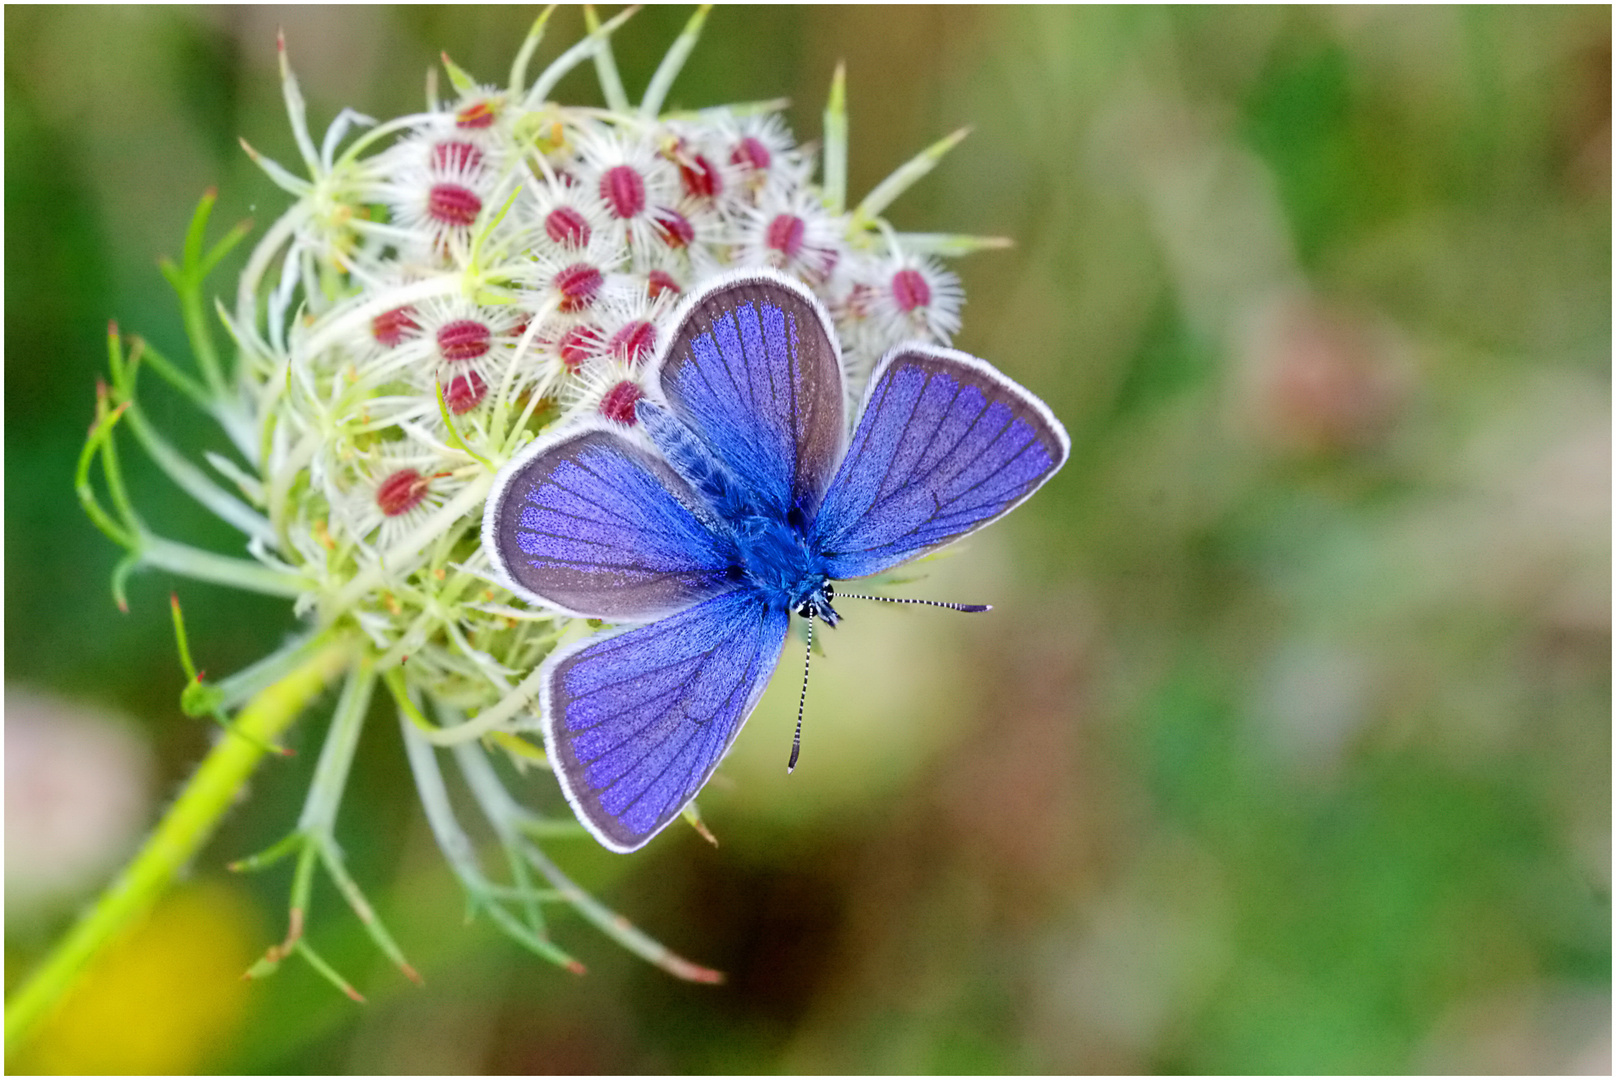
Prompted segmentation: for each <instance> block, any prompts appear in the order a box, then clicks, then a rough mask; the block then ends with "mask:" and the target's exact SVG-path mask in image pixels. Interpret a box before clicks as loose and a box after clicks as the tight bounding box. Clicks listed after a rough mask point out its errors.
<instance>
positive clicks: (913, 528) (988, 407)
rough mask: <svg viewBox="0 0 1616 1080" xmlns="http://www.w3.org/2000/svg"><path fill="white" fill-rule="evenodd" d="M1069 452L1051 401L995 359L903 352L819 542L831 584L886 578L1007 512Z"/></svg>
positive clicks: (856, 437) (852, 447) (882, 380)
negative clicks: (1038, 395)
mask: <svg viewBox="0 0 1616 1080" xmlns="http://www.w3.org/2000/svg"><path fill="white" fill-rule="evenodd" d="M1069 446H1070V443H1069V441H1068V439H1067V437H1066V431H1065V429H1064V428H1062V427H1061V425H1060V422H1059V421H1057V420H1056V419H1055V418H1054V416H1053V415H1051V414H1050V412H1049V409H1048V408H1047V407H1046V406H1045V405H1044V404H1043V402H1041V401H1039V400H1038V399H1037V398H1035V397H1033V396H1032V395H1031V394H1029V393H1028V392H1027V391H1026V390H1023V389H1022V388H1021V387H1020V386H1017V385H1016V384H1015V383H1013V382H1011V381H1010V380H1009V379H1007V378H1005V377H1004V376H1003V375H1001V374H999V373H998V372H997V371H996V370H994V369H993V368H992V367H991V366H989V365H988V364H986V363H985V362H983V361H981V360H978V359H976V358H975V357H972V356H968V355H966V354H965V353H960V352H955V351H954V350H951V349H941V348H935V347H931V346H922V345H904V346H899V347H898V348H897V349H895V350H893V351H892V352H891V353H888V354H887V356H886V357H884V358H883V359H882V361H881V363H880V364H879V365H877V367H876V370H875V373H874V375H873V377H872V381H871V385H870V389H869V391H868V393H867V394H866V397H865V405H864V412H863V415H862V416H861V417H860V418H859V424H858V429H857V430H856V431H855V432H854V433H853V439H852V442H851V443H850V444H849V446H848V450H847V457H846V459H845V460H844V461H843V462H842V465H841V468H840V469H839V470H838V471H837V473H836V477H835V479H834V480H833V481H832V482H831V485H830V488H829V490H828V491H827V492H826V495H825V499H824V503H823V505H822V506H821V508H820V513H819V518H818V520H817V521H816V522H815V525H814V532H813V543H814V544H815V545H816V547H817V550H818V551H819V552H820V553H821V555H822V556H823V557H824V559H825V564H826V566H827V569H828V571H829V573H830V576H831V577H833V578H853V577H863V576H865V575H867V574H874V573H879V572H880V571H882V570H885V569H887V568H889V567H891V566H895V565H896V564H898V563H901V562H904V561H905V560H907V559H912V558H914V557H915V556H917V555H920V554H922V553H924V552H926V551H928V550H931V549H932V548H936V547H940V546H941V545H943V544H946V543H949V542H950V541H952V540H957V539H958V538H959V537H961V536H964V535H965V534H966V533H969V532H971V531H973V530H975V529H978V528H981V527H982V526H983V525H986V524H987V523H988V522H990V521H992V520H994V519H995V518H997V517H999V516H1001V515H1003V514H1005V513H1007V512H1008V511H1009V510H1010V509H1011V508H1012V507H1014V506H1015V505H1016V504H1017V503H1019V502H1021V501H1022V500H1023V499H1025V498H1026V497H1027V496H1029V495H1031V494H1032V493H1033V492H1034V491H1036V490H1037V489H1038V487H1039V485H1041V484H1042V483H1043V482H1044V481H1045V480H1047V479H1049V477H1050V476H1052V475H1053V474H1054V473H1055V471H1056V470H1057V469H1059V468H1060V467H1061V465H1062V464H1063V463H1064V462H1065V460H1066V455H1067V453H1068V449H1069Z"/></svg>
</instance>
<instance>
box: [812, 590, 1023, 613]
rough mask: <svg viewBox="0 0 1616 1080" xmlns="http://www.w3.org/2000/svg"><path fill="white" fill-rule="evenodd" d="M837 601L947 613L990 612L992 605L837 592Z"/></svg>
mask: <svg viewBox="0 0 1616 1080" xmlns="http://www.w3.org/2000/svg"><path fill="white" fill-rule="evenodd" d="M836 599H838V600H879V601H881V603H883V604H925V605H926V606H927V607H940V608H947V609H948V610H949V611H992V610H993V605H992V604H950V603H947V602H946V601H943V600H905V599H902V598H901V597H897V596H860V595H858V594H857V593H844V592H839V593H837V594H836Z"/></svg>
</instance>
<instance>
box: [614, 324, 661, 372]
mask: <svg viewBox="0 0 1616 1080" xmlns="http://www.w3.org/2000/svg"><path fill="white" fill-rule="evenodd" d="M611 351H612V352H613V353H614V354H615V355H617V356H620V357H622V358H623V359H624V360H626V361H628V362H629V363H630V364H639V363H641V362H643V361H645V360H648V359H650V357H651V354H652V353H654V352H656V327H654V326H652V325H651V324H650V323H648V322H631V323H629V324H628V325H627V326H625V327H623V328H622V329H621V330H619V331H618V332H617V333H615V334H613V335H612V340H611Z"/></svg>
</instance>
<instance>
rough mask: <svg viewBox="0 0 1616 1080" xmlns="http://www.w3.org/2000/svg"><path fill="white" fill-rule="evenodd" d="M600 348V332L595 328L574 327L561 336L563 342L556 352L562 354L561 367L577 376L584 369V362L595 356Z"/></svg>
mask: <svg viewBox="0 0 1616 1080" xmlns="http://www.w3.org/2000/svg"><path fill="white" fill-rule="evenodd" d="M599 348H600V331H599V330H597V329H595V328H594V327H593V326H588V325H584V326H574V327H573V328H572V329H571V330H568V331H567V332H566V333H565V334H562V335H561V341H560V342H558V343H557V345H556V351H557V352H558V353H560V354H561V365H562V366H563V367H565V368H566V369H567V373H568V374H569V375H576V374H578V373H579V372H580V371H582V370H583V369H584V361H586V360H588V359H589V358H590V356H592V355H594V353H595V350H597V349H599Z"/></svg>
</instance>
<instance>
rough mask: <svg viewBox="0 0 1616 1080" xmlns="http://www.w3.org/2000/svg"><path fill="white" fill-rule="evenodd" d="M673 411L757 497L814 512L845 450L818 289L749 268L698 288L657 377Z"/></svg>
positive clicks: (837, 375)
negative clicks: (814, 295)
mask: <svg viewBox="0 0 1616 1080" xmlns="http://www.w3.org/2000/svg"><path fill="white" fill-rule="evenodd" d="M658 379H659V388H660V390H661V392H662V395H663V397H664V398H665V399H666V400H667V402H668V406H669V408H670V410H671V411H672V412H673V413H674V415H675V416H677V417H678V418H679V419H680V420H681V421H683V422H684V423H685V425H686V426H688V427H689V428H690V429H691V430H692V431H694V432H695V433H696V435H697V436H698V437H699V438H700V439H701V440H702V442H703V443H705V445H706V447H707V449H708V450H709V451H710V452H711V453H712V455H713V456H714V457H715V458H717V459H718V460H719V461H720V462H721V463H722V464H723V465H724V466H725V467H726V468H727V469H728V470H729V471H730V473H731V474H732V475H733V476H734V477H735V478H736V479H737V480H739V481H740V482H741V483H742V484H743V485H744V486H745V487H746V488H747V489H748V490H749V491H750V492H751V494H752V495H753V496H754V498H755V499H756V501H757V504H758V508H759V509H761V510H764V511H767V512H770V513H776V514H785V513H788V512H789V511H791V510H792V509H793V508H795V509H798V510H800V511H801V512H802V513H803V514H804V515H805V516H811V515H812V513H813V511H814V509H815V507H817V506H818V504H819V500H820V497H821V496H822V495H823V493H824V490H825V485H826V483H827V482H828V481H829V479H830V475H831V472H832V470H834V469H835V467H836V461H837V458H838V456H839V455H840V454H841V450H842V443H843V437H844V423H845V421H844V419H843V411H842V394H843V383H842V368H841V358H840V354H839V353H838V350H837V347H836V344H835V338H834V334H833V330H832V327H831V325H830V323H829V320H828V318H827V317H826V316H825V314H824V311H823V309H822V308H820V306H819V304H818V302H817V301H815V300H814V298H813V294H812V293H810V292H808V290H807V289H805V288H803V287H802V286H801V285H800V284H797V283H796V282H794V281H792V280H790V279H789V278H786V277H784V276H782V275H775V274H770V273H767V272H752V273H748V274H746V275H744V276H740V277H736V278H733V279H731V280H729V281H727V282H722V283H720V284H718V285H715V286H714V287H712V288H711V289H709V290H706V291H704V292H702V293H700V294H698V295H697V296H696V297H695V298H694V299H693V300H692V301H691V302H690V304H689V306H688V307H687V308H685V309H684V312H683V314H682V316H681V318H680V319H679V321H678V323H677V325H676V326H675V330H674V334H673V337H672V338H671V339H670V341H669V345H668V348H667V351H666V352H665V353H664V354H663V358H662V361H661V366H660V369H659V374H658Z"/></svg>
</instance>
